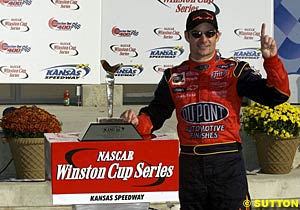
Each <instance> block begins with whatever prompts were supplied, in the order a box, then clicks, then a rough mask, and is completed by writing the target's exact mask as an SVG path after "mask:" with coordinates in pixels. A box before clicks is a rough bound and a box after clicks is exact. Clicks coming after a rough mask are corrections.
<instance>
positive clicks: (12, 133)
mask: <svg viewBox="0 0 300 210" xmlns="http://www.w3.org/2000/svg"><path fill="white" fill-rule="evenodd" d="M0 127H2V129H3V133H4V137H3V139H2V141H3V142H9V146H10V149H11V152H12V157H13V159H14V164H15V168H16V174H17V178H22V179H44V177H45V158H44V133H59V132H61V123H60V122H59V120H58V119H57V118H56V116H54V115H52V114H50V113H49V112H47V111H46V110H44V109H41V108H39V107H37V106H21V107H19V108H15V107H10V108H8V109H6V110H4V112H3V116H2V119H1V121H0Z"/></svg>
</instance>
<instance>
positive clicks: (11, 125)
mask: <svg viewBox="0 0 300 210" xmlns="http://www.w3.org/2000/svg"><path fill="white" fill-rule="evenodd" d="M0 126H1V127H2V128H3V131H4V134H5V136H6V137H7V138H10V137H19V138H35V137H43V136H44V133H59V132H61V123H60V122H59V121H58V119H57V118H56V116H55V115H52V114H50V113H48V112H47V111H46V110H44V109H41V108H39V107H37V106H31V107H27V106H22V107H20V108H16V109H13V110H12V111H10V112H8V113H6V114H5V115H4V116H3V117H2V120H1V122H0Z"/></svg>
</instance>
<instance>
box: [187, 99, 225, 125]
mask: <svg viewBox="0 0 300 210" xmlns="http://www.w3.org/2000/svg"><path fill="white" fill-rule="evenodd" d="M228 113H229V111H228V109H227V108H226V107H225V106H223V105H221V104H217V103H211V102H199V103H193V104H188V105H186V106H184V107H183V108H182V110H181V117H182V119H183V120H184V121H186V122H189V123H193V124H198V123H213V122H218V121H221V120H223V119H225V118H227V116H228Z"/></svg>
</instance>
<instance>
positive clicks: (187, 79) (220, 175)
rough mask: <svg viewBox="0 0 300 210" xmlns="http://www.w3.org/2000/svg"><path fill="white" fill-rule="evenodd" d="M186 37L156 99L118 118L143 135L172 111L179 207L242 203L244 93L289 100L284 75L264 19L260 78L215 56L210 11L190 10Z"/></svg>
mask: <svg viewBox="0 0 300 210" xmlns="http://www.w3.org/2000/svg"><path fill="white" fill-rule="evenodd" d="M184 35H185V39H186V41H187V42H188V43H189V47H190V55H189V60H187V61H184V62H183V63H182V64H180V65H179V66H176V67H173V68H172V69H167V70H166V71H165V72H164V75H163V78H162V79H161V81H160V83H159V84H158V87H157V89H156V91H155V97H154V99H153V100H152V101H151V102H150V104H149V105H148V106H147V107H144V108H142V109H141V110H140V113H139V115H138V116H137V115H136V114H135V113H134V112H133V111H132V110H127V111H125V112H124V113H123V114H122V115H121V117H122V118H123V119H125V120H126V121H128V122H131V123H132V124H134V125H135V126H136V127H137V129H138V130H139V132H140V133H141V134H146V135H148V134H150V133H151V132H153V131H155V130H157V129H159V128H160V127H161V126H162V125H163V123H164V121H165V120H166V119H168V118H170V117H171V115H172V112H173V110H174V109H175V110H176V116H177V120H178V125H177V131H178V136H179V140H180V157H179V177H180V178H179V199H180V206H181V209H182V210H203V209H207V210H214V209H218V210H221V209H228V210H238V209H247V208H246V207H247V205H245V204H247V203H243V202H244V201H246V202H247V199H249V197H248V185H247V178H246V173H245V168H244V161H243V156H242V152H241V139H240V137H239V130H240V124H239V114H240V108H241V103H242V97H248V98H249V99H251V100H254V101H257V102H259V103H261V104H265V105H268V106H275V105H277V104H280V103H283V102H285V101H286V100H288V98H289V95H290V90H289V84H288V77H287V73H286V71H285V69H284V67H283V64H282V62H281V61H280V59H279V58H278V55H277V47H276V42H275V40H274V39H273V38H271V37H269V36H267V35H265V24H262V28H261V52H262V56H263V58H264V68H265V70H266V73H267V79H262V78H261V76H260V75H259V74H257V72H255V71H254V70H252V69H251V68H250V67H249V64H248V63H246V62H242V61H235V60H231V59H224V58H221V57H220V56H219V54H218V52H217V51H216V43H217V42H218V40H219V38H220V33H219V31H218V24H217V19H216V16H215V14H214V13H213V12H211V11H209V10H204V9H201V10H197V11H193V12H191V13H190V14H189V16H188V18H187V22H186V31H185V32H184Z"/></svg>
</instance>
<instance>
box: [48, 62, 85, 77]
mask: <svg viewBox="0 0 300 210" xmlns="http://www.w3.org/2000/svg"><path fill="white" fill-rule="evenodd" d="M42 71H45V74H46V75H45V79H46V80H62V79H64V80H78V79H82V78H84V77H86V76H87V75H88V74H89V73H90V71H91V69H90V67H89V65H88V64H86V65H84V64H70V65H61V66H53V67H49V68H46V69H43V70H42Z"/></svg>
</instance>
